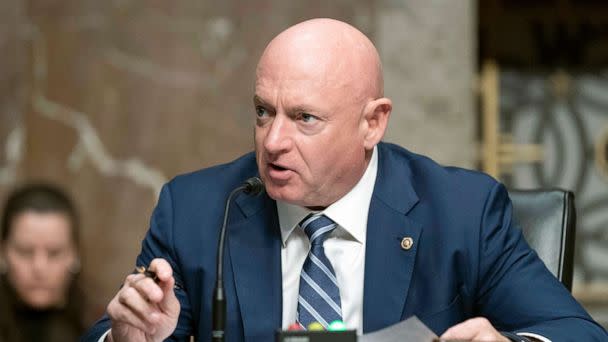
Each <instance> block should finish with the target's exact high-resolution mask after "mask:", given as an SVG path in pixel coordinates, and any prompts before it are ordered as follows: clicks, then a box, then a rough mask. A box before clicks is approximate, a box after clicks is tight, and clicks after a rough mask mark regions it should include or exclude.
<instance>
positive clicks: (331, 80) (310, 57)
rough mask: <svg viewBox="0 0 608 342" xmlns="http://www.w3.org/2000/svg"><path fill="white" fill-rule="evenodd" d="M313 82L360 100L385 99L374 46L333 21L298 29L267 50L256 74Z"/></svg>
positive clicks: (304, 24) (319, 21) (281, 36)
mask: <svg viewBox="0 0 608 342" xmlns="http://www.w3.org/2000/svg"><path fill="white" fill-rule="evenodd" d="M269 71H272V72H273V73H275V74H279V76H280V77H283V78H293V79H298V78H312V77H315V76H322V77H319V81H321V82H326V83H327V84H331V85H334V86H336V87H340V88H342V89H343V90H344V91H346V92H348V94H350V95H351V96H353V97H355V98H356V99H357V100H363V99H374V98H379V97H382V96H383V78H382V65H381V62H380V57H379V55H378V52H377V51H376V48H375V47H374V45H373V44H372V42H371V41H370V40H369V39H368V38H367V37H366V36H365V35H364V34H363V33H361V32H360V31H359V30H357V29H356V28H354V27H353V26H351V25H349V24H346V23H344V22H341V21H337V20H333V19H312V20H307V21H304V22H302V23H299V24H297V25H294V26H292V27H290V28H288V29H287V30H285V31H283V32H281V33H280V34H279V35H278V36H276V37H275V38H274V39H273V40H272V41H271V42H270V43H269V44H268V46H267V47H266V49H265V51H264V53H263V55H262V57H261V58H260V61H259V63H258V68H257V71H256V74H257V75H258V76H260V74H264V73H267V72H269Z"/></svg>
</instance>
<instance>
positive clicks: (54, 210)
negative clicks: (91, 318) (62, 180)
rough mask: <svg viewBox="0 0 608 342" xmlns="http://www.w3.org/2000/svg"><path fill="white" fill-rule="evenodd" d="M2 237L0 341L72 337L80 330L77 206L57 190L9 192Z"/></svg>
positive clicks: (30, 187) (49, 340) (42, 188)
mask: <svg viewBox="0 0 608 342" xmlns="http://www.w3.org/2000/svg"><path fill="white" fill-rule="evenodd" d="M0 229H1V235H0V252H1V254H0V341H3V342H13V341H47V342H52V341H76V340H77V339H78V337H79V335H80V334H81V333H82V332H83V322H82V311H83V310H82V307H83V302H82V299H83V298H82V294H81V292H80V290H79V288H78V286H77V274H78V272H79V269H80V261H79V251H78V238H79V227H78V217H77V213H76V209H75V208H74V206H73V204H72V202H71V201H70V199H69V198H68V196H66V195H65V194H64V193H63V192H62V191H61V190H59V189H58V188H56V187H54V186H50V185H43V184H38V185H26V186H24V187H22V188H20V189H17V190H16V191H14V192H13V193H12V194H10V195H9V197H8V199H7V201H6V204H5V207H4V210H3V213H2V221H1V226H0Z"/></svg>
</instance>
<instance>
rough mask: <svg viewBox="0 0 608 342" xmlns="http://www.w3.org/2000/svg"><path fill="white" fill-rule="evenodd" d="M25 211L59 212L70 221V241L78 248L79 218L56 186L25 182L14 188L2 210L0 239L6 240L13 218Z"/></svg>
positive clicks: (70, 202) (68, 200) (71, 204)
mask: <svg viewBox="0 0 608 342" xmlns="http://www.w3.org/2000/svg"><path fill="white" fill-rule="evenodd" d="M27 211H34V212H37V213H61V214H65V215H66V216H67V217H68V218H69V221H70V228H71V229H70V231H71V233H70V234H71V237H72V241H73V242H74V244H75V245H76V248H77V249H78V245H79V238H80V234H79V231H80V229H79V220H78V214H77V212H76V208H75V207H74V204H73V203H72V201H71V200H70V198H69V197H68V196H67V195H66V194H65V193H64V192H63V191H62V190H61V189H59V188H58V187H56V186H54V185H50V184H42V183H40V184H27V185H24V186H22V187H20V188H17V189H16V190H14V191H13V192H12V193H11V194H10V195H9V196H8V198H7V200H6V203H5V205H4V210H3V211H2V225H1V226H0V230H1V233H0V241H1V242H2V243H4V242H6V240H7V239H8V237H9V236H10V233H11V231H12V229H13V228H12V226H13V220H14V219H15V217H17V216H18V215H19V214H22V213H24V212H27Z"/></svg>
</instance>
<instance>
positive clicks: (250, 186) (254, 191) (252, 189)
mask: <svg viewBox="0 0 608 342" xmlns="http://www.w3.org/2000/svg"><path fill="white" fill-rule="evenodd" d="M243 185H245V189H243V191H244V192H245V193H246V194H249V195H254V196H255V195H259V194H260V193H262V192H264V190H265V188H264V182H262V180H261V179H260V178H259V177H251V178H249V179H248V180H246V181H245V184H243Z"/></svg>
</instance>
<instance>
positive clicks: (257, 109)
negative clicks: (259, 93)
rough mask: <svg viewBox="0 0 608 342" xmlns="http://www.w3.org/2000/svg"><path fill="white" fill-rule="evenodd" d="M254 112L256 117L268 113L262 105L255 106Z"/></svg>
mask: <svg viewBox="0 0 608 342" xmlns="http://www.w3.org/2000/svg"><path fill="white" fill-rule="evenodd" d="M255 113H256V115H257V116H258V117H263V116H265V115H268V111H267V110H266V108H264V107H262V106H256V107H255Z"/></svg>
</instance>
